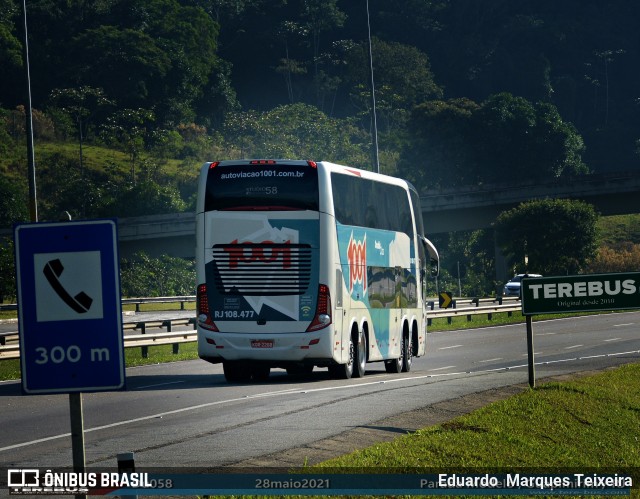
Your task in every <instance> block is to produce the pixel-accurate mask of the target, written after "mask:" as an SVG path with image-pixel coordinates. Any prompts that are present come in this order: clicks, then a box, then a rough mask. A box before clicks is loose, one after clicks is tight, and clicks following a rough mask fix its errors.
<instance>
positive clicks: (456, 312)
mask: <svg viewBox="0 0 640 499" xmlns="http://www.w3.org/2000/svg"><path fill="white" fill-rule="evenodd" d="M189 298H194V299H195V297H186V296H184V297H172V298H131V299H127V300H140V301H139V303H140V304H143V303H152V302H150V301H148V300H154V302H155V303H159V302H161V301H160V300H167V301H168V302H171V303H175V302H178V301H181V299H184V302H187V301H189ZM505 301H508V302H509V303H507V304H504V302H505ZM496 302H497V303H500V304H498V305H493V306H484V305H483V306H480V304H491V303H496ZM123 303H124V300H123ZM129 303H136V302H135V301H130V302H129ZM459 304H474V305H475V306H472V307H471V306H466V307H460V308H458V305H459ZM429 306H430V307H434V303H433V302H429ZM454 306H455V308H444V309H433V308H432V309H431V310H430V311H429V312H428V313H427V320H428V325H431V320H432V319H435V318H444V317H446V318H447V319H448V323H449V324H451V321H452V319H453V318H454V317H463V316H466V317H467V321H471V318H472V316H474V315H485V314H486V315H487V316H488V318H489V320H491V318H492V316H493V314H495V313H505V312H506V313H507V314H509V315H511V314H512V313H513V312H517V311H519V310H520V308H521V305H520V301H519V300H517V299H515V298H505V299H502V298H501V299H499V300H496V299H492V298H483V299H477V298H476V299H459V300H455V301H454ZM189 324H193V329H194V331H173V327H174V326H187V325H189ZM123 328H124V329H125V330H136V329H139V330H140V331H142V332H141V333H140V334H125V335H124V347H125V348H134V347H140V348H141V349H142V356H143V357H146V356H147V353H148V348H149V347H150V346H157V345H173V353H174V354H177V353H178V352H179V346H180V344H181V343H190V342H193V341H196V339H197V333H196V332H195V329H196V318H195V317H191V318H180V319H167V320H157V321H140V322H126V323H124V324H123ZM148 328H165V329H166V332H162V333H152V334H149V333H147V332H146V331H147V329H148ZM19 357H20V347H19V343H18V333H0V361H1V360H5V359H17V358H19Z"/></svg>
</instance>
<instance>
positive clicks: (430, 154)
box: [400, 93, 589, 188]
mask: <svg viewBox="0 0 640 499" xmlns="http://www.w3.org/2000/svg"><path fill="white" fill-rule="evenodd" d="M407 136H408V141H407V146H406V147H405V149H404V150H403V151H402V157H401V161H400V171H401V172H402V173H403V174H405V175H407V176H408V177H409V178H410V179H412V180H413V181H414V182H415V183H416V185H418V187H422V188H437V187H452V186H454V185H478V184H480V183H509V182H511V183H522V182H536V181H540V180H548V179H554V178H560V177H571V176H574V175H582V174H585V173H588V172H589V170H588V168H587V166H586V165H585V164H584V162H583V161H582V152H583V150H584V144H583V142H582V137H581V136H580V134H579V133H578V132H577V131H576V129H575V128H574V127H573V125H572V124H571V123H567V122H565V121H563V120H562V118H561V117H560V114H559V113H558V111H557V109H556V108H555V107H554V106H553V105H551V104H547V103H537V104H532V103H531V102H529V101H527V100H526V99H523V98H522V97H514V96H512V95H511V94H507V93H503V94H498V95H494V96H491V97H490V98H489V99H487V100H486V101H485V102H483V103H482V104H480V105H478V104H476V103H475V102H473V101H471V100H469V99H452V100H448V101H430V102H425V103H423V104H420V105H418V106H416V107H415V108H414V110H413V112H412V115H411V118H410V120H409V122H408V126H407Z"/></svg>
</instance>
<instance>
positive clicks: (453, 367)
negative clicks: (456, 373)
mask: <svg viewBox="0 0 640 499" xmlns="http://www.w3.org/2000/svg"><path fill="white" fill-rule="evenodd" d="M455 368H456V366H445V367H437V368H435V369H429V372H434V371H444V370H445V369H455Z"/></svg>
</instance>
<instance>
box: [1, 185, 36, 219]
mask: <svg viewBox="0 0 640 499" xmlns="http://www.w3.org/2000/svg"><path fill="white" fill-rule="evenodd" d="M28 205H29V194H28V191H27V186H26V184H25V182H20V181H18V180H14V179H13V178H11V177H9V176H6V175H4V174H3V175H1V176H0V227H11V226H12V225H13V224H14V223H16V222H24V221H27V220H29V210H28Z"/></svg>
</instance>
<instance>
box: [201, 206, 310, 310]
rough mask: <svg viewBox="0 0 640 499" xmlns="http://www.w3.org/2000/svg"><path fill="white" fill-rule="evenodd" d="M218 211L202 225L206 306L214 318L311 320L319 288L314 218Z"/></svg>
mask: <svg viewBox="0 0 640 499" xmlns="http://www.w3.org/2000/svg"><path fill="white" fill-rule="evenodd" d="M293 217H294V215H291V214H289V216H288V218H286V219H279V218H278V219H273V218H272V217H270V216H269V214H268V213H256V214H249V215H247V214H246V213H243V214H236V213H233V212H221V213H217V214H215V215H214V216H212V217H211V221H210V226H209V227H207V228H205V233H206V236H205V244H206V247H207V248H209V249H208V250H207V254H206V255H205V275H206V280H207V282H211V283H215V285H214V286H209V287H208V298H209V306H210V308H211V311H212V318H213V320H214V321H215V320H217V321H236V322H237V321H258V320H261V321H303V322H304V321H310V320H311V319H312V318H313V314H314V311H315V303H316V299H317V289H318V278H317V276H318V220H317V218H318V217H317V216H315V217H312V218H310V217H309V216H308V215H307V216H306V217H298V218H297V219H296V218H293Z"/></svg>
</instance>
